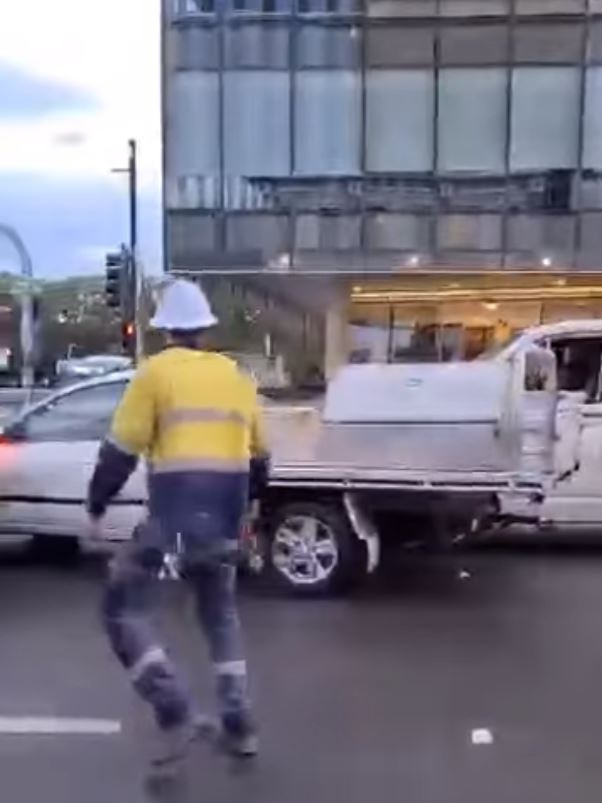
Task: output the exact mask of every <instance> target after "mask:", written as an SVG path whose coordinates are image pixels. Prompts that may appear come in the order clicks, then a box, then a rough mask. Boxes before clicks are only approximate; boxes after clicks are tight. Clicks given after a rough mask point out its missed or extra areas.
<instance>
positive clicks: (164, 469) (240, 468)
mask: <svg viewBox="0 0 602 803" xmlns="http://www.w3.org/2000/svg"><path fill="white" fill-rule="evenodd" d="M150 470H151V471H152V473H153V474H174V473H176V472H185V471H216V472H219V473H223V474H245V473H247V472H248V471H249V461H248V460H235V459H232V460H230V459H227V458H218V457H194V458H184V459H178V460H155V461H154V462H153V463H152V464H151V465H150Z"/></svg>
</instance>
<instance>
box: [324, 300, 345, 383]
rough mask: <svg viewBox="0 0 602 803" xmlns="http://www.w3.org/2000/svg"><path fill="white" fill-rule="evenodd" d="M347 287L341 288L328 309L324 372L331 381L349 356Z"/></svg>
mask: <svg viewBox="0 0 602 803" xmlns="http://www.w3.org/2000/svg"><path fill="white" fill-rule="evenodd" d="M348 335H349V322H348V310H347V289H346V288H341V290H340V292H339V293H337V297H336V299H333V301H332V302H331V304H330V305H329V307H328V309H327V310H326V343H325V354H324V373H325V376H326V380H327V381H330V380H331V379H332V377H333V376H334V375H335V373H336V372H337V371H338V369H339V368H340V367H341V366H342V365H345V363H346V362H347V359H348V356H349V337H348Z"/></svg>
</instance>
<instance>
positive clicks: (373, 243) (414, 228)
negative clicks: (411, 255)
mask: <svg viewBox="0 0 602 803" xmlns="http://www.w3.org/2000/svg"><path fill="white" fill-rule="evenodd" d="M429 234H430V217H429V216H428V215H396V214H386V213H380V214H376V215H374V214H372V215H367V217H366V234H365V237H366V248H367V250H369V251H413V252H416V256H419V254H420V253H428V252H429V251H430V245H429Z"/></svg>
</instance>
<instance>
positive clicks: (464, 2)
mask: <svg viewBox="0 0 602 803" xmlns="http://www.w3.org/2000/svg"><path fill="white" fill-rule="evenodd" d="M439 7H440V13H441V16H442V17H472V16H475V17H484V16H501V15H503V14H507V13H508V0H440V6H439Z"/></svg>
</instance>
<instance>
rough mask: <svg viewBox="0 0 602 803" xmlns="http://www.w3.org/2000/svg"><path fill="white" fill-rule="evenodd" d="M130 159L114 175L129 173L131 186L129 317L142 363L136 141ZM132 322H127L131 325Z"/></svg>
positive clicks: (131, 143) (135, 352) (137, 357)
mask: <svg viewBox="0 0 602 803" xmlns="http://www.w3.org/2000/svg"><path fill="white" fill-rule="evenodd" d="M128 149H129V158H128V166H127V167H126V168H118V169H116V170H114V171H113V172H114V173H127V174H128V184H129V221H130V243H129V260H128V262H129V264H128V265H127V271H128V274H129V275H128V286H129V287H130V288H131V290H132V298H131V299H128V303H131V305H132V309H131V310H128V316H129V315H131V316H132V320H131V322H132V323H133V324H134V335H133V342H132V346H131V350H132V353H131V356H132V357H134V358H135V360H136V362H139V361H140V358H141V357H142V352H143V343H142V336H141V326H140V324H141V320H140V297H141V276H140V266H139V263H138V145H137V142H136V140H135V139H130V140H129V141H128ZM129 322H130V321H126V323H129Z"/></svg>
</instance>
